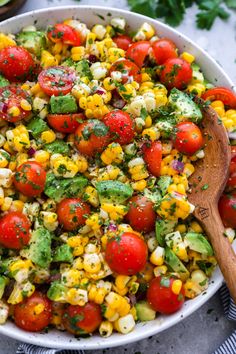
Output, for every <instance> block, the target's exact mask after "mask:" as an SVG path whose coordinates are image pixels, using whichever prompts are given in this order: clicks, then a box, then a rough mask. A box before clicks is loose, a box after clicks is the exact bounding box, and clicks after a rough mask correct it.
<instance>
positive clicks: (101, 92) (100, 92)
mask: <svg viewBox="0 0 236 354" xmlns="http://www.w3.org/2000/svg"><path fill="white" fill-rule="evenodd" d="M95 93H97V94H98V95H104V93H105V91H103V90H99V89H98V90H96V92H95Z"/></svg>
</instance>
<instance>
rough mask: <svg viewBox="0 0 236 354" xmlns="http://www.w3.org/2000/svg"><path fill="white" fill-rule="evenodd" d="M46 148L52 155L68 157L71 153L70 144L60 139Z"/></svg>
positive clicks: (45, 146)
mask: <svg viewBox="0 0 236 354" xmlns="http://www.w3.org/2000/svg"><path fill="white" fill-rule="evenodd" d="M44 148H45V150H47V151H48V152H50V153H51V154H62V155H68V154H69V152H70V148H69V146H68V144H67V143H66V142H65V141H63V140H59V139H57V140H55V141H53V142H52V143H49V144H45V145H44Z"/></svg>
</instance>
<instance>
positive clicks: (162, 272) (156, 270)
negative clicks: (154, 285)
mask: <svg viewBox="0 0 236 354" xmlns="http://www.w3.org/2000/svg"><path fill="white" fill-rule="evenodd" d="M167 270H168V268H167V266H165V265H161V266H157V267H155V268H154V269H153V272H154V275H155V277H159V276H160V275H165V274H166V272H167Z"/></svg>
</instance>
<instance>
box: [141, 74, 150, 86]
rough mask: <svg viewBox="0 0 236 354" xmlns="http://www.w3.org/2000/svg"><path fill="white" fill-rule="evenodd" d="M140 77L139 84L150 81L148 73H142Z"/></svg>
mask: <svg viewBox="0 0 236 354" xmlns="http://www.w3.org/2000/svg"><path fill="white" fill-rule="evenodd" d="M141 77H142V79H141V82H142V83H143V82H147V81H150V80H151V76H150V75H149V74H148V73H145V72H143V73H142V74H141ZM141 86H142V85H141Z"/></svg>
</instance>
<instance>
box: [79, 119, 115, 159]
mask: <svg viewBox="0 0 236 354" xmlns="http://www.w3.org/2000/svg"><path fill="white" fill-rule="evenodd" d="M109 141H110V134H109V129H108V127H107V126H106V125H105V124H104V123H103V122H101V121H99V120H97V119H91V120H88V121H87V122H85V123H82V124H80V126H79V127H78V129H77V130H76V132H75V146H76V148H77V149H78V150H79V152H80V153H81V154H84V155H88V156H94V155H95V154H96V153H99V152H101V151H102V150H103V149H104V148H105V147H106V146H107V145H108V144H109Z"/></svg>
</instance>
